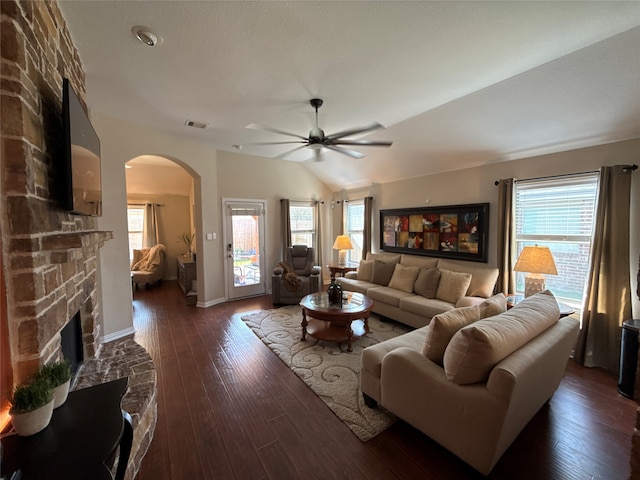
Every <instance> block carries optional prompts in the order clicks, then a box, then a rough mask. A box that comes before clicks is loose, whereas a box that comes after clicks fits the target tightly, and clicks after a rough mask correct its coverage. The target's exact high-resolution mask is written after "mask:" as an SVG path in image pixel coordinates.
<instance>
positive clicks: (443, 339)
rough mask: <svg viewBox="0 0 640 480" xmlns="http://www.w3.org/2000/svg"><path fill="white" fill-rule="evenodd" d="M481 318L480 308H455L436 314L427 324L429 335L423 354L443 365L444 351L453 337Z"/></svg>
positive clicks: (426, 338) (423, 347)
mask: <svg viewBox="0 0 640 480" xmlns="http://www.w3.org/2000/svg"><path fill="white" fill-rule="evenodd" d="M476 320H480V308H479V307H478V306H474V307H464V308H455V309H453V310H449V311H448V312H444V313H440V314H438V315H434V317H433V318H432V319H431V322H429V325H428V326H427V329H426V330H427V336H426V337H425V339H424V345H423V346H422V354H423V355H424V356H426V357H427V358H428V359H429V360H431V361H432V362H434V363H437V364H438V365H440V366H442V364H443V359H444V352H445V350H446V348H447V345H449V341H450V340H451V337H453V336H454V335H455V333H456V332H457V331H458V330H460V329H461V328H462V327H466V326H467V325H469V324H471V323H473V322H475V321H476Z"/></svg>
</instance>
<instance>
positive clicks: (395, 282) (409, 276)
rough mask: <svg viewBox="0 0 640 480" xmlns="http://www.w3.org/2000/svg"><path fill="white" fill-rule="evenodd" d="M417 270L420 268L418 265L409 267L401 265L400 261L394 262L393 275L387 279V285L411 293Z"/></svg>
mask: <svg viewBox="0 0 640 480" xmlns="http://www.w3.org/2000/svg"><path fill="white" fill-rule="evenodd" d="M419 271H420V269H419V268H418V267H410V266H406V265H402V264H401V263H396V266H395V269H394V270H393V275H392V276H391V280H390V281H389V287H390V288H395V289H397V290H402V291H403V292H407V293H412V292H413V284H414V283H416V278H418V273H419Z"/></svg>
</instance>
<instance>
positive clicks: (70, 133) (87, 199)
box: [62, 78, 102, 216]
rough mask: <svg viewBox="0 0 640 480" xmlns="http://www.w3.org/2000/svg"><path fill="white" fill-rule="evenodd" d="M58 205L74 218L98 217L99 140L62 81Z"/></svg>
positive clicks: (99, 181) (100, 204)
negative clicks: (61, 128)
mask: <svg viewBox="0 0 640 480" xmlns="http://www.w3.org/2000/svg"><path fill="white" fill-rule="evenodd" d="M62 123H63V135H64V140H63V148H64V152H63V155H62V157H63V162H64V165H63V169H62V170H63V171H62V175H63V176H64V178H63V179H62V182H63V192H62V203H63V206H64V208H65V209H66V210H69V211H70V212H71V213H73V214H77V215H91V216H100V215H102V179H101V172H100V139H99V138H98V135H97V134H96V131H95V130H94V129H93V126H92V125H91V122H90V121H89V117H88V116H87V114H86V113H85V111H84V109H83V108H82V104H81V103H80V100H79V98H78V95H77V94H76V92H75V91H74V90H73V87H71V84H70V83H69V80H68V79H66V78H64V79H63V80H62Z"/></svg>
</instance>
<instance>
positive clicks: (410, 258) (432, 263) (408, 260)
mask: <svg viewBox="0 0 640 480" xmlns="http://www.w3.org/2000/svg"><path fill="white" fill-rule="evenodd" d="M400 263H401V264H402V265H409V266H412V267H420V268H436V267H437V266H438V259H437V258H434V257H423V256H422V255H408V254H407V255H402V257H400Z"/></svg>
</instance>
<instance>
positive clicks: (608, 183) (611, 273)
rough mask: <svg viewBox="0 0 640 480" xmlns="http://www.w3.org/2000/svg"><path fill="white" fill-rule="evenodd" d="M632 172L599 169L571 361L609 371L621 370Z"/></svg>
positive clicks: (622, 168)
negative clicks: (577, 331) (591, 237)
mask: <svg viewBox="0 0 640 480" xmlns="http://www.w3.org/2000/svg"><path fill="white" fill-rule="evenodd" d="M631 171H632V170H631V169H630V168H629V167H627V166H624V165H616V166H612V167H602V168H601V169H600V182H599V187H598V203H597V207H596V221H595V225H594V233H593V240H592V244H591V258H590V261H589V275H588V278H587V287H586V295H585V298H584V301H583V305H582V316H581V323H582V325H581V329H580V334H579V336H578V342H577V345H576V351H575V359H576V360H577V361H578V362H580V363H582V364H583V365H585V366H587V367H601V368H604V369H605V370H607V371H609V372H613V373H617V372H618V370H619V368H620V363H619V362H620V337H621V333H622V322H623V321H624V320H628V319H630V318H631V275H630V272H629V270H630V269H629V220H630V219H629V214H630V201H631Z"/></svg>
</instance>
